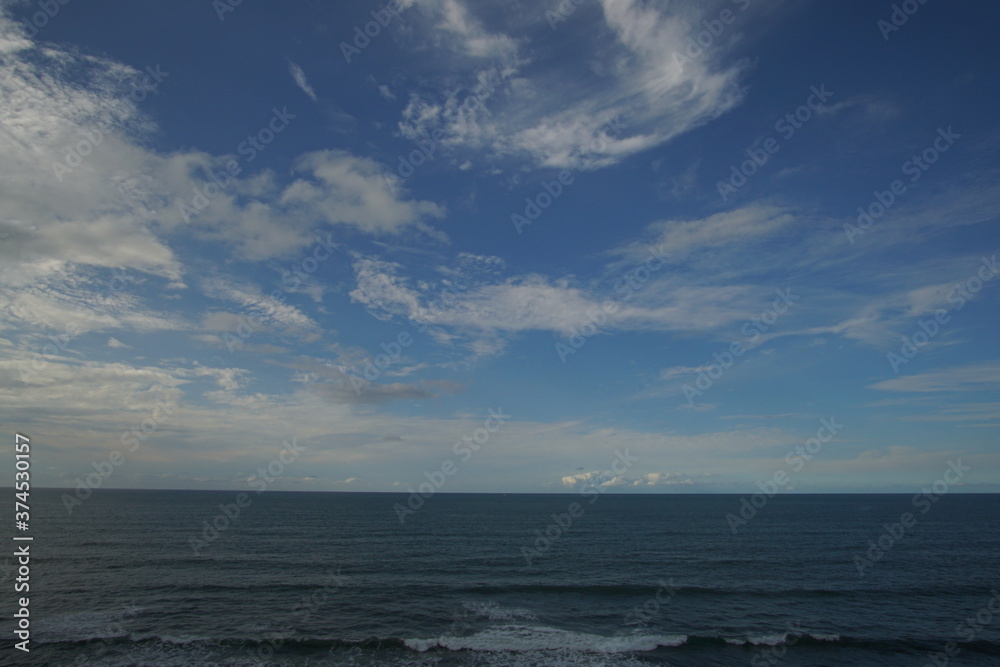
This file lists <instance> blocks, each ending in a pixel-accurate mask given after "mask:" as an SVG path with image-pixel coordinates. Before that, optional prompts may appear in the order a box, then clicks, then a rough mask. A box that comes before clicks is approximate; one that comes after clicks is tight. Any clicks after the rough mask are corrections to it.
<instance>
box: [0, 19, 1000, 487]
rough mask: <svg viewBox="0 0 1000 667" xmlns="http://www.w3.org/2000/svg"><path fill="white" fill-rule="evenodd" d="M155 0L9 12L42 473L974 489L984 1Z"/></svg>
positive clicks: (3, 334) (20, 319) (20, 381)
mask: <svg viewBox="0 0 1000 667" xmlns="http://www.w3.org/2000/svg"><path fill="white" fill-rule="evenodd" d="M175 4H176V3H167V2H145V3H125V2H104V3H96V4H95V3H85V2H69V3H67V4H65V5H60V4H58V3H57V2H53V3H52V4H51V5H48V4H46V3H35V2H9V1H8V2H2V3H0V7H2V9H3V18H0V129H2V131H0V175H2V178H0V257H2V263H0V394H2V397H3V400H2V401H0V415H2V420H3V423H5V424H6V425H7V428H6V430H7V431H8V432H9V433H11V434H13V432H14V431H20V432H24V433H28V434H29V435H30V436H31V437H32V441H33V443H34V444H35V448H34V450H33V466H34V468H33V469H34V483H35V484H36V485H48V486H62V487H72V486H74V485H76V484H77V483H78V480H81V479H85V478H86V476H87V475H88V474H90V473H94V472H95V471H99V470H105V471H107V470H109V469H110V470H112V472H111V473H110V474H106V475H105V476H104V477H103V478H102V479H100V480H99V483H100V485H101V486H106V487H123V488H204V489H239V488H244V489H245V488H247V484H248V482H247V478H248V477H249V476H251V475H253V474H254V473H255V471H257V470H258V469H260V468H261V467H262V466H265V467H266V466H267V465H268V464H269V462H272V461H274V460H276V458H277V457H278V456H279V454H280V453H281V452H282V448H283V445H282V443H283V442H290V441H291V440H292V439H294V442H295V443H296V447H297V448H299V449H300V450H301V451H300V453H299V454H297V455H296V456H295V457H294V460H293V461H287V459H288V458H289V457H287V456H286V463H287V465H286V464H282V465H281V467H280V468H281V470H280V474H276V475H273V477H274V479H273V480H272V481H270V482H269V486H268V488H271V489H284V490H318V491H323V490H340V491H349V490H355V491H406V490H408V489H409V488H410V487H416V486H417V485H419V484H420V483H422V482H425V481H426V480H427V479H428V475H429V476H430V477H436V475H435V474H434V473H435V471H439V470H441V469H442V466H443V465H445V462H447V461H451V462H452V463H454V464H455V469H454V470H453V472H452V473H450V474H449V475H448V476H447V478H446V481H445V484H444V486H442V488H441V489H440V490H442V491H456V492H458V491H504V492H508V491H509V492H541V491H549V492H558V491H567V492H572V491H576V490H578V489H579V488H580V485H581V484H583V483H585V482H587V481H588V480H590V481H595V480H596V481H598V482H599V483H601V484H603V485H604V486H605V487H606V488H607V489H609V490H613V491H616V492H619V491H620V492H639V493H644V492H664V493H673V492H682V493H687V492H736V493H744V492H748V491H753V490H755V488H756V486H755V483H756V482H758V481H760V480H767V479H771V478H772V476H773V474H774V473H775V472H776V471H779V470H784V471H786V472H788V473H789V476H790V478H791V481H790V483H789V484H788V486H787V490H794V491H800V492H822V491H918V490H920V489H921V488H923V487H925V486H928V485H930V484H932V483H933V482H934V481H935V480H937V479H939V478H941V476H942V474H943V473H944V471H946V470H947V469H948V462H949V461H956V460H958V459H961V461H962V465H965V466H971V471H970V472H968V473H967V474H966V475H965V476H964V478H963V482H962V487H961V488H962V489H964V490H968V491H995V490H997V484H996V481H997V473H998V471H1000V458H998V452H997V447H996V444H997V436H998V426H1000V350H998V348H997V333H996V332H997V325H998V323H1000V321H998V319H1000V318H998V316H997V305H998V303H1000V266H998V265H997V264H996V261H997V260H996V257H997V253H998V252H1000V234H998V232H997V215H998V211H1000V206H998V205H1000V185H998V179H997V174H998V163H997V157H998V155H1000V128H998V125H997V120H996V108H997V103H998V101H1000V96H998V91H997V78H996V72H997V71H998V70H1000V62H998V61H1000V52H998V51H997V50H996V48H995V46H994V44H995V37H994V35H995V33H996V30H997V27H998V26H997V23H998V21H997V19H998V17H1000V12H998V11H997V9H996V8H995V7H994V6H993V4H992V3H988V2H985V1H982V2H969V3H960V4H955V3H946V2H942V1H940V0H929V1H928V2H926V3H924V4H919V3H917V2H911V3H902V5H905V7H903V6H900V5H896V6H894V5H893V4H892V3H882V2H861V1H851V2H841V3H836V4H835V3H823V2H780V1H771V2H763V1H761V0H724V1H723V0H719V1H715V2H694V1H681V0H676V1H673V2H666V1H662V2H654V1H649V2H640V1H637V0H579V1H578V2H577V3H575V4H574V3H571V2H563V3H558V2H539V3H519V2H475V3H472V2H464V1H463V0H397V1H396V2H394V3H387V4H380V3H331V6H326V4H327V3H315V2H302V3H277V2H270V3H242V4H239V5H237V6H230V5H229V4H228V3H227V2H225V1H224V0H220V2H216V3H212V2H209V1H207V0H205V1H203V2H199V3H185V4H184V5H183V6H175ZM340 5H346V6H340ZM366 31H367V34H365V33H366ZM380 355H382V356H380ZM491 411H492V412H491ZM491 414H492V415H494V416H493V417H492V418H491V416H490V415H491ZM496 415H501V416H500V417H497V416H496ZM824 420H825V421H824ZM831 424H833V425H835V426H833V427H832V429H831V427H830V425H831ZM831 430H832V432H831ZM140 436H141V437H140ZM463 438H466V439H467V440H465V441H464V442H465V444H457V443H463ZM810 438H814V440H812V441H811V444H808V443H809V442H810ZM469 443H477V447H478V449H474V448H472V447H470V446H469ZM806 446H808V447H810V448H811V451H812V452H813V453H812V454H810V457H809V458H808V460H807V459H805V458H803V457H801V456H800V454H801V452H800V454H796V453H795V449H796V448H797V447H799V448H801V447H806ZM626 448H628V450H629V452H630V455H631V456H634V457H635V458H636V460H635V462H634V463H633V464H632V465H631V466H630V467H629V468H628V470H627V471H626V472H625V473H623V474H621V475H608V474H604V473H603V472H602V471H604V470H605V469H607V468H609V466H611V464H612V462H613V461H614V460H615V457H616V454H615V452H616V451H624V450H625V449H626ZM115 452H118V453H120V457H119V456H118V455H116V454H115ZM112 457H113V459H114V461H117V463H115V464H114V465H112V466H111V467H110V468H109V467H108V466H107V465H105V464H104V462H107V461H109V460H110V459H112ZM11 461H12V459H11V460H10V461H8V460H5V461H4V462H3V466H5V467H8V466H9V468H10V469H11V470H12V469H13V466H12V463H11ZM275 468H276V467H275ZM5 469H6V468H5ZM92 479H94V480H96V478H92Z"/></svg>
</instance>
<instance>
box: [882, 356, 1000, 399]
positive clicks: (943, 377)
mask: <svg viewBox="0 0 1000 667" xmlns="http://www.w3.org/2000/svg"><path fill="white" fill-rule="evenodd" d="M870 388H871V389H878V390H880V391H899V392H907V393H910V392H917V393H926V392H950V391H984V390H987V389H997V388H1000V363H996V362H994V363H985V364H974V365H969V366H959V367H957V368H949V369H945V370H938V371H930V372H927V373H919V374H917V375H908V376H905V377H899V378H893V379H891V380H883V381H881V382H876V383H875V384H873V385H871V387H870Z"/></svg>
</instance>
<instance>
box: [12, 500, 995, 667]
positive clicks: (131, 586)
mask: <svg viewBox="0 0 1000 667" xmlns="http://www.w3.org/2000/svg"><path fill="white" fill-rule="evenodd" d="M62 493H63V492H62V491H53V490H36V491H33V492H32V498H31V499H32V521H33V524H32V530H31V534H32V535H33V536H34V541H33V542H32V543H31V554H32V560H31V580H30V587H31V589H30V597H31V602H30V609H31V631H32V637H31V645H30V646H31V652H30V653H27V654H25V653H23V652H21V651H17V650H15V649H14V648H13V644H14V640H13V639H12V637H13V634H12V631H13V625H12V621H11V620H10V614H11V613H12V611H11V610H12V608H13V604H12V602H11V600H12V598H13V594H12V593H10V592H9V591H10V590H11V589H12V583H13V577H14V576H16V573H15V572H13V571H12V569H11V564H12V559H11V558H10V557H8V558H6V559H4V560H2V562H0V565H2V567H3V570H4V571H3V578H4V587H5V588H6V590H8V594H7V596H6V598H5V600H7V601H6V602H5V603H4V604H5V607H6V608H7V611H5V613H4V619H3V626H2V628H3V634H2V641H0V664H31V665H34V664H37V665H43V664H44V665H123V666H124V665H213V664H214V665H262V664H263V665H358V666H361V665H380V666H381V665H442V666H445V665H740V664H748V665H755V666H760V665H779V664H780V665H925V664H937V665H941V664H948V665H998V664H1000V496H996V495H961V494H955V493H951V494H948V495H946V496H942V497H940V498H938V499H937V502H934V503H930V502H928V503H927V506H926V510H925V507H924V505H923V504H920V505H919V506H915V505H914V502H913V497H912V496H909V495H906V496H904V495H791V494H789V495H781V494H779V495H776V496H774V497H773V498H770V499H768V500H767V502H766V504H764V505H763V507H761V508H759V509H757V511H756V515H755V516H753V517H751V518H750V519H749V520H748V521H747V522H746V524H741V525H739V526H737V528H738V530H737V532H736V533H735V534H734V532H733V530H732V529H731V526H730V522H729V521H727V519H726V515H727V514H733V515H734V516H735V515H738V513H739V512H740V497H739V496H727V495H711V496H691V495H669V496H637V495H603V496H597V495H593V494H592V495H591V496H589V497H584V496H579V495H474V494H449V495H444V494H438V495H435V496H433V497H431V498H429V499H427V500H426V501H425V503H424V505H423V507H422V508H421V509H420V510H419V511H417V512H415V513H413V514H408V515H405V516H404V519H405V523H402V524H401V522H400V520H399V517H398V515H397V512H396V511H394V509H393V506H394V504H396V503H400V504H404V503H406V499H407V496H406V495H405V494H311V493H264V494H260V495H257V494H254V493H250V494H249V496H248V498H249V501H250V504H249V506H246V507H242V508H239V510H240V513H239V515H238V516H235V513H234V510H233V508H232V507H230V509H229V510H228V511H229V513H230V514H231V515H234V518H225V516H224V511H225V510H224V509H223V508H224V507H225V506H226V505H230V504H234V503H235V501H236V497H237V494H236V492H193V491H116V490H100V491H97V492H95V493H94V495H93V496H92V497H90V498H89V499H87V500H86V501H85V502H83V503H82V504H81V505H79V506H76V507H74V509H73V513H72V515H71V516H68V514H67V510H66V508H65V507H64V506H63V503H62V501H61V500H60V496H61V494H62ZM12 495H13V492H11V496H12ZM762 499H763V497H759V498H758V499H757V500H758V503H759V501H761V500H762ZM591 500H593V502H590V501H591ZM574 502H576V503H579V505H578V506H577V507H576V508H571V507H570V505H571V503H574ZM12 504H13V503H11V505H12ZM220 506H222V507H223V508H220ZM571 510H572V511H571ZM924 510H925V511H924ZM581 511H582V512H581ZM744 512H745V513H747V514H749V510H746V509H744ZM907 512H909V513H910V514H912V515H913V517H914V520H915V521H914V522H909V523H910V525H908V526H905V525H903V523H900V521H901V517H902V516H904V514H905V513H907ZM573 513H575V514H577V516H575V517H574V516H571V514H573ZM553 515H555V518H554V517H553ZM220 517H222V518H220ZM4 520H5V521H8V520H12V517H7V516H6V515H5V517H4ZM568 520H571V521H572V523H571V525H568V526H566V527H561V526H559V523H562V524H567V523H569V521H568ZM205 522H208V525H211V524H212V523H214V524H215V526H216V527H217V528H218V529H217V528H209V529H207V528H206V523H205ZM886 524H889V528H886V527H885V525H886ZM894 524H898V526H895V527H894ZM213 530H215V532H214V533H213ZM546 533H548V535H549V537H545V535H546ZM211 537H214V540H211V541H210V540H209V539H206V538H211ZM193 539H194V540H197V542H192V540H193ZM880 539H881V542H882V547H886V548H885V550H884V551H883V550H882V548H881V547H879V540H880ZM546 540H548V542H546ZM869 541H872V542H871V543H870V542H869ZM873 544H874V547H873ZM199 545H200V546H199ZM526 549H529V550H532V549H533V550H535V551H533V552H531V553H527V552H526V551H525V550H526ZM10 551H11V552H13V549H10ZM869 551H870V555H872V556H879V558H878V560H874V559H873V560H871V561H868V560H865V561H860V560H858V559H857V558H856V557H858V558H864V559H867V556H866V552H869ZM526 553H527V555H526ZM529 561H530V563H529ZM866 562H867V563H868V564H867V565H865V563H866ZM860 570H863V571H864V575H863V576H862V575H861V573H860ZM948 652H950V655H949V653H948ZM932 656H933V658H932ZM933 660H936V661H937V662H934V661H933Z"/></svg>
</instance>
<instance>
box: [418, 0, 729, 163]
mask: <svg viewBox="0 0 1000 667" xmlns="http://www.w3.org/2000/svg"><path fill="white" fill-rule="evenodd" d="M424 6H426V7H428V8H429V9H431V10H432V11H434V12H436V13H437V14H436V15H438V16H439V17H440V20H439V21H438V23H437V24H436V26H435V30H436V31H439V34H440V33H444V34H447V35H451V36H452V37H453V38H454V44H455V48H456V50H459V51H460V52H463V53H465V54H467V55H473V56H476V58H472V59H469V60H468V61H464V62H463V61H459V62H457V63H452V62H451V61H449V65H450V66H452V67H451V70H452V71H450V72H449V73H448V74H447V75H445V76H444V78H445V80H446V81H447V82H449V83H448V84H447V85H444V86H442V87H441V88H443V89H444V90H445V92H444V94H443V96H442V95H440V94H437V93H435V94H434V95H433V97H434V99H433V100H425V99H423V98H422V97H420V96H413V97H412V98H411V102H410V104H409V105H408V106H407V108H406V110H405V111H404V113H403V119H402V122H401V123H400V131H401V132H402V134H403V135H404V136H406V137H408V138H413V137H417V136H425V135H427V134H429V133H431V132H433V131H435V130H437V131H438V132H440V133H441V134H442V135H443V139H442V141H441V144H442V145H443V146H449V147H452V148H457V149H487V150H488V152H489V153H490V154H491V155H492V156H493V157H501V156H508V155H519V156H526V157H529V158H530V159H532V160H533V161H534V162H535V163H536V164H538V165H542V166H547V167H559V168H564V167H570V166H576V167H579V168H586V169H593V168H599V167H602V166H607V165H610V164H614V163H616V162H618V161H620V160H621V159H623V158H624V157H626V156H628V155H632V154H634V153H636V152H639V151H642V150H646V149H648V148H651V147H653V146H657V145H659V144H662V143H664V142H666V141H669V140H670V139H671V138H673V137H675V136H677V135H679V134H683V133H684V132H687V131H689V130H691V129H692V128H694V127H697V126H698V125H701V124H703V123H705V122H708V121H710V120H712V119H714V118H716V117H718V116H719V115H721V114H723V113H725V112H726V111H728V110H729V109H731V108H733V107H734V106H736V105H737V104H738V103H739V102H740V100H741V99H742V91H741V90H740V88H739V86H738V85H737V80H738V77H739V75H740V73H741V71H742V67H743V66H742V65H732V66H728V67H725V68H723V67H720V66H719V65H718V64H717V60H716V59H713V58H700V59H696V60H692V61H690V62H687V63H685V64H684V65H683V66H681V65H679V64H678V61H677V60H676V59H675V57H674V54H675V53H682V52H683V50H684V49H685V48H686V47H687V39H688V37H689V36H690V35H693V34H694V33H696V32H697V31H698V30H700V29H701V23H700V22H699V20H698V19H700V18H701V17H700V16H693V15H692V16H686V15H682V14H681V10H676V9H675V8H674V6H673V5H670V6H668V7H666V8H659V7H653V6H650V5H648V4H646V3H642V2H639V1H638V0H604V1H603V2H602V8H603V13H604V19H605V25H604V26H603V30H604V31H605V32H606V33H608V36H610V37H611V38H612V39H613V40H615V41H614V42H613V45H612V46H607V47H605V48H604V50H603V51H602V52H600V53H598V54H596V55H595V54H585V55H581V57H579V58H575V59H566V58H552V59H547V58H543V57H537V55H536V54H535V51H534V49H538V48H542V45H541V44H539V43H530V44H525V43H522V42H521V41H515V40H513V39H511V38H510V37H507V36H504V35H501V34H499V33H495V32H487V31H486V30H485V29H483V28H482V27H481V24H480V23H478V22H475V21H473V20H472V19H470V18H469V10H468V9H466V8H465V7H463V5H461V4H460V3H459V2H458V0H435V1H434V2H428V3H424ZM470 6H471V5H470ZM539 11H541V10H539ZM685 11H687V10H685ZM562 28H563V29H564V30H568V29H569V27H568V26H562ZM575 28H576V29H579V30H581V31H582V32H581V37H580V39H581V40H585V41H587V42H591V41H596V40H599V39H601V38H602V37H604V35H601V34H592V33H591V32H586V30H588V29H589V28H587V27H586V26H575ZM714 48H716V49H717V50H718V51H720V52H721V51H723V50H724V45H723V44H722V43H721V42H720V43H719V44H717V45H716V46H715V47H714ZM527 53H532V54H533V55H532V59H531V61H530V62H529V59H528V57H527V56H526V55H525V54H527ZM483 58H490V59H492V61H493V63H492V64H488V65H484V64H483V63H482V59H483ZM529 64H530V67H529ZM454 65H458V66H459V67H460V68H461V67H462V66H463V65H464V66H465V68H466V69H465V72H464V74H465V76H466V82H465V83H464V84H461V83H457V84H456V83H455V78H454V67H453V66H454ZM460 71H461V70H460ZM577 74H581V75H586V77H587V78H589V79H593V78H594V77H595V76H596V77H598V81H596V82H592V83H589V84H586V85H583V84H581V83H579V80H580V77H579V76H576V75H577ZM609 124H611V127H609ZM622 127H624V128H625V130H624V131H622ZM584 156H586V157H584ZM581 159H583V162H581Z"/></svg>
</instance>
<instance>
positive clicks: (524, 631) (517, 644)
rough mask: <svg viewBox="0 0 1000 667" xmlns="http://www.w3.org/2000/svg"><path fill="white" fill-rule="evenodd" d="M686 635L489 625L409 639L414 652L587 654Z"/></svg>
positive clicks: (677, 640)
mask: <svg viewBox="0 0 1000 667" xmlns="http://www.w3.org/2000/svg"><path fill="white" fill-rule="evenodd" d="M685 641H687V637H686V636H685V635H625V636H619V637H607V636H603V635H593V634H588V633H584V632H572V631H569V630H560V629H558V628H550V627H546V626H537V625H517V624H509V625H502V626H496V627H491V628H487V629H485V630H482V631H480V632H477V633H476V634H473V635H470V636H468V637H450V636H442V637H438V638H436V639H433V638H432V639H407V640H405V643H406V645H407V646H408V647H409V648H411V649H413V650H414V651H427V650H429V649H431V648H435V647H440V648H446V649H449V650H452V651H461V650H467V651H510V652H514V653H524V652H534V651H558V650H564V649H572V650H574V651H578V652H584V653H628V652H632V651H652V650H653V649H655V648H656V647H658V646H680V645H681V644H683V643H684V642H685Z"/></svg>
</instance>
